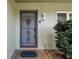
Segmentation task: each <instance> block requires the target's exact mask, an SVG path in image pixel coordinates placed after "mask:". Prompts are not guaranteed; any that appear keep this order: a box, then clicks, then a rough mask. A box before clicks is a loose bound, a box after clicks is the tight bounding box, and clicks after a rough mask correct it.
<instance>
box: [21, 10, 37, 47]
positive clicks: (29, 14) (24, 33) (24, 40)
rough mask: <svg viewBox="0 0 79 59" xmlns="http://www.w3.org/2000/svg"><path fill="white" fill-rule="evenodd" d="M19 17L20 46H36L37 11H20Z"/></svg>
mask: <svg viewBox="0 0 79 59" xmlns="http://www.w3.org/2000/svg"><path fill="white" fill-rule="evenodd" d="M20 17H21V18H20V47H22V48H23V47H24V48H29V47H32V48H33V47H37V11H21V12H20Z"/></svg>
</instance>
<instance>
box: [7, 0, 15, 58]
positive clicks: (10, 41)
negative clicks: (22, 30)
mask: <svg viewBox="0 0 79 59" xmlns="http://www.w3.org/2000/svg"><path fill="white" fill-rule="evenodd" d="M14 7H15V3H14V1H13V0H7V59H11V56H12V54H13V53H14V51H15V49H16V19H15V8H14Z"/></svg>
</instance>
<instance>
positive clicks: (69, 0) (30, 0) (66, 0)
mask: <svg viewBox="0 0 79 59" xmlns="http://www.w3.org/2000/svg"><path fill="white" fill-rule="evenodd" d="M15 1H16V2H20V3H72V0H15Z"/></svg>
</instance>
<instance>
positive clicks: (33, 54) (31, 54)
mask: <svg viewBox="0 0 79 59" xmlns="http://www.w3.org/2000/svg"><path fill="white" fill-rule="evenodd" d="M20 56H21V57H37V52H36V51H21V53H20Z"/></svg>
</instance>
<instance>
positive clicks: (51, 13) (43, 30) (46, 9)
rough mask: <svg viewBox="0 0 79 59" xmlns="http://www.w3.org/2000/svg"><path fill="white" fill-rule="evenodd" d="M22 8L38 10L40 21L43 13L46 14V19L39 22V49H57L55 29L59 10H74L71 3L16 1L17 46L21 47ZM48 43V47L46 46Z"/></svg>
mask: <svg viewBox="0 0 79 59" xmlns="http://www.w3.org/2000/svg"><path fill="white" fill-rule="evenodd" d="M20 10H38V21H39V20H40V19H41V14H42V13H45V14H46V19H45V21H43V22H41V23H39V22H38V49H44V48H45V49H56V44H55V38H54V35H55V31H54V29H53V27H54V26H55V25H56V23H57V19H56V12H57V11H72V4H71V3H16V48H17V49H19V48H20ZM44 44H45V45H46V47H45V46H44Z"/></svg>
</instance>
